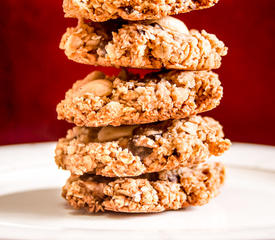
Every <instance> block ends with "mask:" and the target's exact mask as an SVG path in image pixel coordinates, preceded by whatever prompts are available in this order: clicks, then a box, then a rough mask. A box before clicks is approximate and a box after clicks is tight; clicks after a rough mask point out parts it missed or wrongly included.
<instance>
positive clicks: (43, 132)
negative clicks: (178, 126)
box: [0, 0, 275, 145]
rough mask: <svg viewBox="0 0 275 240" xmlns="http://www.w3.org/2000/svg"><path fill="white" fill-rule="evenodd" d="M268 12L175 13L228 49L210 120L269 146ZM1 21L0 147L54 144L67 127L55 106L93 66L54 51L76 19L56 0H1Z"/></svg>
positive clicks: (242, 4) (273, 132)
mask: <svg viewBox="0 0 275 240" xmlns="http://www.w3.org/2000/svg"><path fill="white" fill-rule="evenodd" d="M274 9H275V1H274V0H262V1H258V0H241V1H238V0H220V3H219V4H218V5H217V6H216V7H213V8H211V9H208V10H203V11H197V12H192V13H189V14H183V15H181V16H180V18H182V19H184V20H185V22H186V23H187V25H188V26H189V27H190V28H191V27H192V28H198V29H206V30H208V31H209V32H211V33H215V34H217V36H218V37H219V38H220V39H222V40H224V42H225V43H226V44H227V45H228V47H229V50H230V51H229V54H228V56H227V57H225V58H224V60H223V64H222V68H221V69H219V70H218V71H217V72H218V73H220V78H221V80H222V82H223V86H224V98H223V101H222V104H221V105H220V106H219V107H218V108H217V109H215V110H213V111H211V112H210V113H209V115H211V116H214V117H215V118H217V119H218V120H220V121H221V122H222V123H223V125H224V129H225V132H226V134H227V136H228V137H229V138H231V139H232V140H234V141H246V142H255V143H264V144H273V145H275V137H274V136H275V127H274V124H275V112H274V103H275V97H274V88H275V79H274V77H275V75H274V70H275V69H274V67H275V66H274V64H273V63H274V59H273V58H274V54H275V52H274V47H273V45H274V40H275V36H274V34H275V33H274V30H275V28H274V27H275V24H274V23H275V20H274V16H275V12H274ZM0 18H1V19H0V20H1V21H0V22H1V29H0V48H1V62H0V64H1V75H0V79H1V87H0V89H1V90H0V91H1V92H0V111H1V118H0V144H11V143H21V142H33V141H47V140H56V139H57V138H58V137H61V136H63V135H64V134H65V130H66V129H67V128H68V127H69V126H70V125H69V124H67V123H65V122H64V121H57V120H56V113H55V106H56V104H57V103H58V102H59V101H60V100H61V99H62V98H63V97H64V92H65V90H67V89H68V88H69V87H70V86H71V85H72V83H73V82H74V81H75V80H77V79H80V78H82V77H84V76H85V75H86V74H87V73H88V72H89V71H91V70H92V69H94V68H93V67H90V66H85V65H81V64H77V63H74V62H72V61H69V60H67V59H66V57H65V55H64V53H63V52H62V51H61V50H59V49H58V44H59V40H60V37H61V35H62V33H63V32H64V31H65V29H66V27H67V26H69V25H73V24H74V23H75V20H69V19H64V18H63V12H62V8H61V0H60V1H57V0H48V1H37V0H22V1H18V0H9V1H3V2H2V3H1V8H0ZM113 70H114V69H112V68H108V69H105V71H106V72H109V73H112V71H113Z"/></svg>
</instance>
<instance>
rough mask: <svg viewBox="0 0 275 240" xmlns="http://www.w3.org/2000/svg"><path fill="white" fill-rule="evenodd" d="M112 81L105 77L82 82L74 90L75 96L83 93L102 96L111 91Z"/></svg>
mask: <svg viewBox="0 0 275 240" xmlns="http://www.w3.org/2000/svg"><path fill="white" fill-rule="evenodd" d="M112 90H113V83H112V82H111V81H109V80H107V79H97V80H92V81H88V82H87V83H84V84H83V85H82V86H80V87H79V89H78V90H77V92H76V95H77V96H82V95H83V94H85V93H92V94H94V95H95V96H99V97H103V96H108V95H110V94H111V93H112Z"/></svg>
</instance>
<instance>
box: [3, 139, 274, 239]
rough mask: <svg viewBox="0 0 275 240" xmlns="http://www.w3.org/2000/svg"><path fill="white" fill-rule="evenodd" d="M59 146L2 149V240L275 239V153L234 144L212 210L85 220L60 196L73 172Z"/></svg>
mask: <svg viewBox="0 0 275 240" xmlns="http://www.w3.org/2000/svg"><path fill="white" fill-rule="evenodd" d="M54 146H55V143H43V144H27V145H16V146H6V147H0V179H1V180H0V238H1V239H7V238H10V239H50V238H52V239H73V238H77V239H88V238H93V239H107V238H111V239H141V237H143V238H145V237H146V238H150V239H183V238H188V239H274V238H275V148H274V147H268V146H260V145H252V144H237V143H235V144H234V145H233V147H232V148H231V150H230V151H228V152H227V153H226V154H225V155H224V156H223V157H222V158H221V159H222V160H224V161H225V163H226V164H227V165H228V171H227V173H228V174H227V181H226V185H225V186H224V187H223V189H222V193H221V194H220V195H219V196H218V197H217V198H216V199H214V200H212V201H211V202H210V203H209V204H208V205H206V206H202V207H196V208H190V209H187V210H181V211H170V212H164V213H159V214H147V215H146V214H144V215H141V214H140V215H139V214H134V215H127V214H111V213H104V214H85V213H84V212H82V211H75V210H72V209H71V208H69V207H68V206H67V205H66V203H65V201H64V200H63V199H62V198H61V197H60V189H61V186H62V185H63V184H64V183H65V180H66V178H67V177H68V175H69V174H68V172H65V171H61V170H58V169H57V167H56V166H55V163H54V159H53V155H54V154H53V151H54Z"/></svg>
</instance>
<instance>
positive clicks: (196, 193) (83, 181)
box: [62, 162, 225, 213]
mask: <svg viewBox="0 0 275 240" xmlns="http://www.w3.org/2000/svg"><path fill="white" fill-rule="evenodd" d="M224 177H225V169H224V166H223V164H222V163H215V162H214V163H207V164H206V163H205V164H203V165H201V166H200V165H199V166H196V167H193V168H179V169H177V170H173V171H163V172H160V173H151V174H145V175H142V176H140V177H138V178H106V177H101V176H95V175H88V174H86V175H83V176H71V177H70V178H69V179H68V180H67V183H66V185H65V186H64V187H63V191H62V196H63V197H64V198H65V199H66V200H67V201H68V203H69V204H70V205H71V206H73V207H74V208H76V209H80V208H84V209H86V210H88V211H89V212H99V211H115V212H127V213H149V212H162V211H165V210H176V209H181V208H186V207H188V206H199V205H204V204H206V203H208V202H209V200H210V199H212V198H213V197H215V196H216V195H217V194H218V193H219V190H220V187H221V186H222V184H223V182H224Z"/></svg>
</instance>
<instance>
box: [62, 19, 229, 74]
mask: <svg viewBox="0 0 275 240" xmlns="http://www.w3.org/2000/svg"><path fill="white" fill-rule="evenodd" d="M60 48H61V49H64V50H65V54H66V55H67V57H68V58H69V59H71V60H74V61H76V62H79V63H84V64H90V65H101V66H115V67H131V68H144V69H161V68H166V69H182V70H210V69H216V68H219V67H220V65H221V57H222V56H225V55H226V54H227V47H225V45H224V43H223V42H222V41H220V40H218V38H217V37H216V36H215V35H213V34H209V33H207V32H206V31H205V30H202V31H201V32H199V31H197V30H190V31H189V30H188V29H187V27H186V26H185V25H184V23H183V22H182V21H180V20H178V19H176V18H173V17H165V18H161V19H159V20H152V21H142V22H126V21H109V22H105V23H93V22H90V23H85V22H84V21H82V20H80V21H79V23H78V26H77V27H75V28H68V29H67V32H66V33H65V34H64V35H63V37H62V40H61V43H60Z"/></svg>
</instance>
